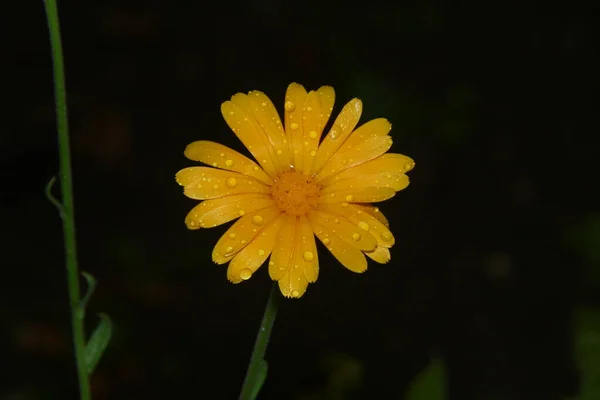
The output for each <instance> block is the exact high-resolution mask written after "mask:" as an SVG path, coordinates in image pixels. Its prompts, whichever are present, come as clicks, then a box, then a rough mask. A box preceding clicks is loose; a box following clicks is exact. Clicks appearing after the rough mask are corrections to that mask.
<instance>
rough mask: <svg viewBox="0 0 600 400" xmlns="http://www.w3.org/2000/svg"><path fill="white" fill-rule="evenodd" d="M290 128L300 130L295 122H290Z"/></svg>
mask: <svg viewBox="0 0 600 400" xmlns="http://www.w3.org/2000/svg"><path fill="white" fill-rule="evenodd" d="M290 129H291V130H293V131H297V130H298V124H297V123H295V122H292V123H291V124H290Z"/></svg>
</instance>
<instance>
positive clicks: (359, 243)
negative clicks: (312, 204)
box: [308, 209, 377, 251]
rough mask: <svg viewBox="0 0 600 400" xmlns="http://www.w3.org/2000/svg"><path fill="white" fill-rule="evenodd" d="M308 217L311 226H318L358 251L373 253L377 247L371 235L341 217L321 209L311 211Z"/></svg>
mask: <svg viewBox="0 0 600 400" xmlns="http://www.w3.org/2000/svg"><path fill="white" fill-rule="evenodd" d="M308 215H309V219H310V223H311V225H313V226H314V224H315V223H316V224H318V225H319V226H321V227H323V228H325V229H327V231H329V232H331V233H332V234H333V235H336V236H338V237H339V238H341V239H343V240H345V241H346V242H347V243H348V244H350V245H351V246H354V247H356V248H357V249H359V250H363V251H373V250H375V247H376V246H377V240H376V239H375V238H374V237H373V235H371V233H369V232H368V231H365V230H363V229H360V228H359V227H358V226H356V225H354V224H352V223H350V222H348V221H347V220H346V219H345V218H343V217H337V216H335V215H332V214H330V213H328V212H327V211H326V210H321V209H319V210H313V211H311V212H309V213H308Z"/></svg>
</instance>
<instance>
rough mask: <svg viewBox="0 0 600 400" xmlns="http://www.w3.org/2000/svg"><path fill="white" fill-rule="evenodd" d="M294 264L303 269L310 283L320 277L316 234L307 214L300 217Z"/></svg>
mask: <svg viewBox="0 0 600 400" xmlns="http://www.w3.org/2000/svg"><path fill="white" fill-rule="evenodd" d="M294 265H298V266H299V267H300V268H301V269H302V270H303V271H304V276H305V277H306V279H307V280H308V282H309V283H313V282H316V281H317V278H318V277H319V257H318V255H317V244H316V243H315V234H314V233H313V230H312V227H311V226H310V223H309V222H308V219H307V218H306V216H305V215H303V216H301V217H299V218H298V235H297V237H296V245H295V251H294Z"/></svg>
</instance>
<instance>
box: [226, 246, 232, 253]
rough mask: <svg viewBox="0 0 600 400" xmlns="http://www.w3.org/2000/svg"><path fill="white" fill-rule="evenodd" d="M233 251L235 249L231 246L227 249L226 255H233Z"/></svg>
mask: <svg viewBox="0 0 600 400" xmlns="http://www.w3.org/2000/svg"><path fill="white" fill-rule="evenodd" d="M232 251H233V247H231V246H229V247H227V248H226V249H225V253H231V252H232Z"/></svg>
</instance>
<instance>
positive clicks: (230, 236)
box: [227, 232, 235, 239]
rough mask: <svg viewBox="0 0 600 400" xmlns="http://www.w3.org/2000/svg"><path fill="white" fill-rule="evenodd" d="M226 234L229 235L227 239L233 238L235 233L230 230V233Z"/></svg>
mask: <svg viewBox="0 0 600 400" xmlns="http://www.w3.org/2000/svg"><path fill="white" fill-rule="evenodd" d="M227 236H229V239H235V233H233V232H231V233H230V234H229V235H227Z"/></svg>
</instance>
